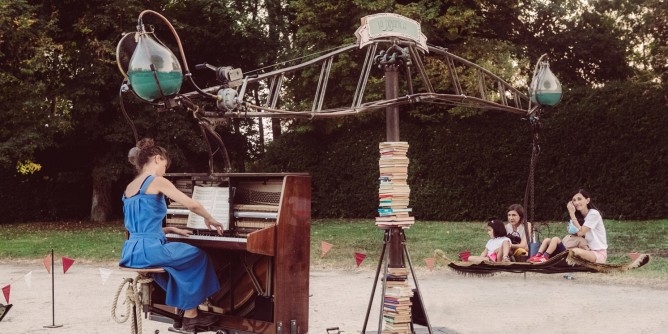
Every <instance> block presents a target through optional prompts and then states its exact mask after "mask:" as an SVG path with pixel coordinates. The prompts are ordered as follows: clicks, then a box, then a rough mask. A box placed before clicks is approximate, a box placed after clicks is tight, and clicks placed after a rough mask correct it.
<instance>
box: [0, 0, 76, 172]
mask: <svg viewBox="0 0 668 334" xmlns="http://www.w3.org/2000/svg"><path fill="white" fill-rule="evenodd" d="M40 8H41V7H40V5H33V4H30V3H29V2H28V1H24V0H18V1H2V3H1V5H0V87H1V88H2V92H3V93H2V94H0V105H2V107H3V111H2V112H3V115H2V117H1V118H0V120H1V122H2V125H0V167H2V168H3V169H10V170H11V169H14V168H16V166H17V163H21V162H25V161H32V160H34V159H35V153H36V152H38V151H40V150H44V149H47V148H49V147H51V146H52V145H53V142H52V138H53V136H54V135H55V134H56V133H67V132H68V131H70V130H71V116H72V114H71V112H72V104H71V101H70V100H69V99H68V97H67V96H66V95H65V94H64V92H63V91H64V85H63V83H62V82H61V81H60V78H61V77H62V75H63V74H64V73H65V72H66V70H67V69H66V65H64V63H65V62H66V58H67V55H66V54H65V53H64V46H63V45H62V44H60V43H58V42H57V41H54V40H53V38H52V36H51V35H52V33H53V32H54V31H55V30H56V29H57V28H56V25H55V24H56V22H55V21H56V20H55V19H54V18H42V17H40V16H39V11H40ZM37 163H39V162H37Z"/></svg>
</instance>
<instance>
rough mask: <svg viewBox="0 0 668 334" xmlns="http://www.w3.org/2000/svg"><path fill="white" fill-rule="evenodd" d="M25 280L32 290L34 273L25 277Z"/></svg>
mask: <svg viewBox="0 0 668 334" xmlns="http://www.w3.org/2000/svg"><path fill="white" fill-rule="evenodd" d="M23 279H25V281H26V285H27V286H28V289H32V271H31V272H29V273H27V274H26V275H25V276H23Z"/></svg>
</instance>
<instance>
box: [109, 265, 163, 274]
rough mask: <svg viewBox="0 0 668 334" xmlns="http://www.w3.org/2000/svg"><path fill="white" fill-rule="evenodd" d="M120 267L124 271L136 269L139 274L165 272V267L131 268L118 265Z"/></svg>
mask: <svg viewBox="0 0 668 334" xmlns="http://www.w3.org/2000/svg"><path fill="white" fill-rule="evenodd" d="M118 269H120V270H123V271H134V272H136V273H137V274H141V275H147V274H159V273H164V272H165V269H163V268H129V267H123V266H118Z"/></svg>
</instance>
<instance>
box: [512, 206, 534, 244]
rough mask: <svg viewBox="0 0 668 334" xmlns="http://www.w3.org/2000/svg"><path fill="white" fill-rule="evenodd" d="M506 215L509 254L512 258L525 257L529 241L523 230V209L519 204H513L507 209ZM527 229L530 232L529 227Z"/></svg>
mask: <svg viewBox="0 0 668 334" xmlns="http://www.w3.org/2000/svg"><path fill="white" fill-rule="evenodd" d="M506 213H507V216H508V224H506V233H507V234H508V237H509V238H510V240H511V244H510V254H512V255H513V256H519V255H527V254H528V253H529V241H528V238H527V233H526V231H525V230H524V220H525V215H524V208H523V207H522V206H521V205H519V204H513V205H511V206H509V207H508V211H507V212H506ZM528 229H529V230H531V226H530V225H529V226H528Z"/></svg>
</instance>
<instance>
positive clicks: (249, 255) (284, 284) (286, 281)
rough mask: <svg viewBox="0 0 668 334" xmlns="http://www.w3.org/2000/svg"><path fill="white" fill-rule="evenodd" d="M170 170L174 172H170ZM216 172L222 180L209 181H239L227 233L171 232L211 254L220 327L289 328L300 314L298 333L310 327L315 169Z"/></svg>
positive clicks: (272, 333)
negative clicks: (312, 177) (311, 174)
mask: <svg viewBox="0 0 668 334" xmlns="http://www.w3.org/2000/svg"><path fill="white" fill-rule="evenodd" d="M176 176H178V177H179V178H180V179H182V180H181V181H180V185H181V187H183V185H184V184H190V186H191V187H192V186H194V185H195V184H198V185H199V182H201V181H202V180H210V179H211V178H212V176H207V175H204V174H177V175H176ZM166 177H168V178H170V174H168V175H166ZM213 177H215V178H216V180H215V181H208V182H209V184H211V185H221V186H229V187H232V188H234V189H235V194H234V196H233V201H234V202H233V203H231V204H230V211H231V217H232V218H231V220H230V231H228V233H226V236H225V237H217V236H202V235H194V236H189V237H181V236H177V235H168V240H170V241H178V242H185V243H189V244H192V245H194V246H197V247H200V248H201V249H203V250H205V251H206V252H207V253H208V254H209V256H210V257H211V258H212V260H213V262H214V265H215V267H216V273H217V275H218V279H219V281H220V284H221V289H220V290H219V291H218V292H217V293H216V294H215V295H213V296H212V297H211V298H210V299H211V304H212V308H211V309H212V310H213V311H215V312H216V313H218V314H220V313H221V311H222V316H221V317H220V318H221V320H220V321H219V323H218V324H217V327H219V329H226V330H237V331H245V332H250V333H262V334H276V332H277V326H278V325H279V323H280V324H281V326H282V328H283V332H284V333H288V331H289V330H290V324H291V321H295V322H296V324H297V327H298V329H297V333H298V334H302V333H307V332H308V286H309V254H310V250H309V248H310V219H311V180H310V177H309V176H308V175H305V174H301V175H300V174H296V175H295V174H214V175H213ZM188 178H190V180H191V181H188ZM184 180H185V181H184ZM177 209H178V208H177ZM245 215H250V216H252V217H251V218H248V217H245ZM235 216H239V217H235ZM172 217H173V218H174V217H178V215H176V214H175V215H173V216H172ZM236 222H242V223H240V225H242V226H244V227H243V228H242V227H239V228H237V226H236ZM166 224H167V222H166ZM227 234H229V235H227ZM251 274H252V277H253V278H251ZM163 298H164V297H163ZM163 300H164V299H163ZM156 302H159V301H156Z"/></svg>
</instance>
